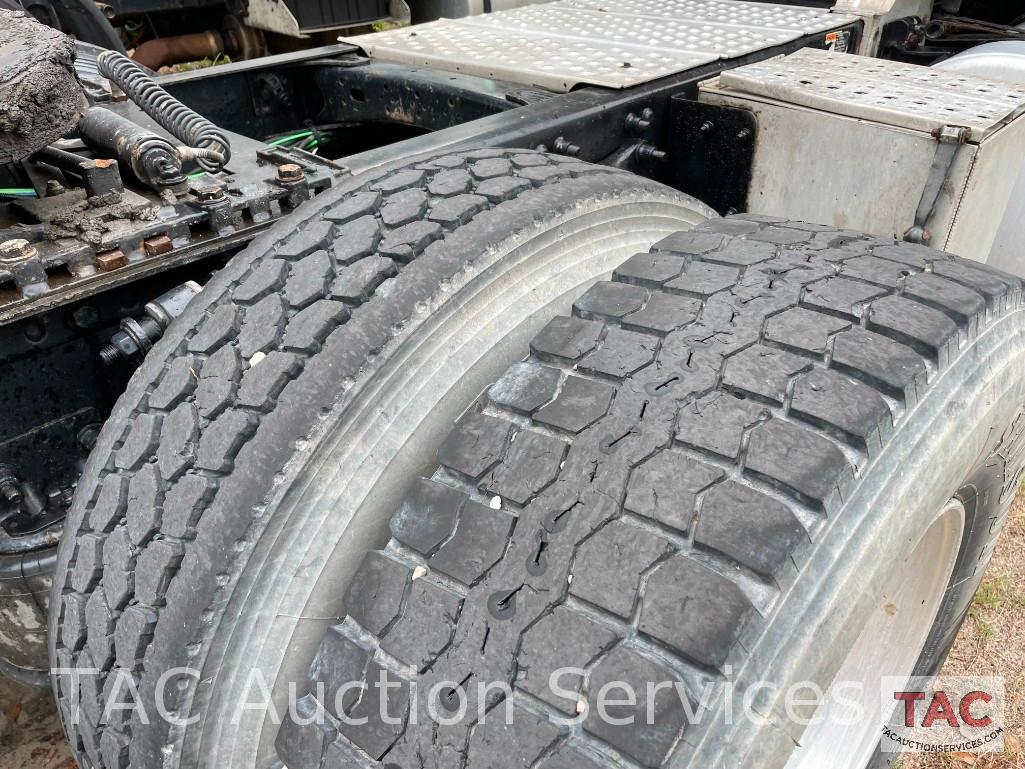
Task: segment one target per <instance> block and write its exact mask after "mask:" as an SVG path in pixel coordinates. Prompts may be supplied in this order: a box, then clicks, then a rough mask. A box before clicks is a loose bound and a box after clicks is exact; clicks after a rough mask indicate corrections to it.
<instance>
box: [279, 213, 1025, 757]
mask: <svg viewBox="0 0 1025 769" xmlns="http://www.w3.org/2000/svg"><path fill="white" fill-rule="evenodd" d="M1023 403H1025V314H1023V311H1022V291H1021V283H1020V281H1019V280H1018V279H1017V278H1014V277H1011V276H1008V275H1004V274H1001V273H998V272H996V271H994V270H991V269H988V268H985V267H983V266H980V265H977V264H975V263H972V262H968V261H966V260H963V259H960V258H958V257H954V256H950V255H947V254H942V253H939V252H936V251H932V250H930V249H927V248H924V247H922V246H916V245H910V244H906V243H899V242H895V241H893V240H888V239H881V238H875V237H870V236H865V235H861V234H858V233H852V232H848V231H842V230H836V229H832V228H829V227H822V226H816V225H811V224H805V223H800V222H788V221H783V220H780V219H773V218H768V217H754V216H748V217H732V218H727V219H720V220H711V221H709V222H706V223H705V224H703V225H700V226H699V227H697V228H695V229H694V230H692V231H691V232H689V233H679V234H675V235H672V236H670V237H668V238H666V239H665V240H663V241H661V242H660V243H658V244H656V245H655V247H654V248H653V249H652V251H651V253H650V254H646V255H638V256H634V257H632V258H631V259H629V260H628V261H626V262H625V263H624V264H623V265H622V266H621V267H620V268H618V269H617V270H616V272H615V274H614V277H613V279H612V280H611V281H608V282H601V283H598V284H596V285H595V286H593V287H592V288H590V289H589V290H588V291H586V292H585V293H584V294H583V295H582V296H581V297H580V298H579V299H578V300H577V301H576V302H575V303H574V305H573V312H572V314H571V315H567V316H563V317H558V318H555V319H554V320H552V321H551V322H550V323H549V324H548V325H547V326H546V327H545V328H544V329H543V330H542V331H541V332H540V333H539V334H538V335H537V336H536V337H535V338H534V340H533V342H532V343H531V344H530V354H529V356H528V357H527V358H526V359H524V360H523V361H521V362H519V363H515V364H513V365H512V366H511V367H510V368H509V369H508V370H507V371H506V373H505V374H503V375H502V376H501V377H500V378H499V379H498V380H497V381H496V383H495V384H494V385H493V386H492V387H491V388H490V389H489V390H488V391H487V394H486V395H484V396H482V397H481V398H480V399H479V400H478V402H477V403H476V404H475V405H474V406H473V407H472V408H471V409H469V410H468V411H467V412H466V413H465V414H464V415H463V416H462V417H461V418H460V419H459V420H458V422H457V423H456V425H455V428H454V429H453V431H452V432H451V433H450V434H449V436H448V437H447V438H446V439H445V441H444V443H443V444H442V446H441V449H440V451H439V453H438V466H437V469H435V470H434V472H433V473H431V474H428V475H425V476H424V477H423V478H421V480H419V481H418V482H417V483H416V484H415V485H414V486H413V487H412V488H411V489H410V491H409V493H408V494H407V496H406V498H405V499H404V500H403V501H402V502H401V504H400V505H398V506H397V512H396V513H395V516H394V517H393V518H392V522H391V531H392V537H393V538H392V540H391V542H390V543H389V544H388V545H387V546H386V547H385V548H383V549H381V550H378V551H375V552H371V553H369V554H368V555H367V556H366V558H365V560H364V563H363V565H362V566H361V567H360V569H359V571H357V572H356V574H355V576H354V577H352V579H351V580H350V581H349V582H348V583H347V584H339V585H338V590H339V591H341V590H343V589H344V590H346V591H347V592H346V596H345V607H346V610H347V612H348V614H347V616H346V618H345V619H344V620H343V621H342V622H341V623H339V624H337V625H336V626H334V627H332V628H330V629H329V630H328V631H327V632H326V633H325V636H324V639H323V641H322V643H321V646H320V650H319V651H318V653H317V656H316V659H315V660H314V663H313V664H312V665H311V667H310V670H309V674H308V677H307V681H306V685H305V688H303V689H300V690H299V692H298V693H299V694H300V695H302V696H300V698H299V699H298V700H297V703H296V707H295V708H294V712H293V713H292V714H291V716H290V717H289V719H287V720H286V721H285V722H284V724H283V726H282V727H281V730H280V732H279V735H278V738H277V749H278V754H279V757H280V759H281V761H282V762H283V763H284V765H286V766H288V767H289V769H321V768H323V769H343V768H344V769H349V768H350V767H364V768H369V767H374V768H375V769H397V768H398V767H401V769H412V768H414V767H415V768H417V769H419V768H420V767H431V768H433V769H442V767H452V766H461V767H466V768H467V769H477V768H479V767H502V769H528V768H529V769H606V768H608V767H638V766H644V767H695V768H696V767H701V768H702V769H704V768H706V767H738V768H739V767H744V768H745V769H775V768H776V767H782V766H784V765H786V766H787V767H788V769H789V767H792V766H799V767H801V768H802V769H803V767H806V766H807V767H819V768H821V767H824V766H829V767H831V769H835V768H836V767H841V766H842V767H847V766H850V767H857V769H864V767H865V766H866V764H867V763H868V762H869V761H870V760H871V757H872V755H873V754H874V753H875V752H876V750H877V747H876V746H877V744H878V741H879V737H880V731H879V728H878V727H880V726H881V722H875V723H868V722H867V721H866V723H868V728H867V731H865V730H863V729H862V730H860V731H857V732H855V733H847V734H846V735H845V738H844V739H838V738H837V735H836V733H835V732H832V733H829V732H828V729H827V730H826V732H827V734H826V737H827V739H825V740H823V739H819V737H821V734H820V735H818V736H817V737H816V735H815V733H814V732H809V734H807V735H806V734H804V733H803V727H802V726H801V725H800V724H799V723H795V722H794V721H793V720H791V719H788V717H787V715H786V712H785V711H784V709H783V704H782V703H783V696H782V695H783V693H784V692H786V691H787V689H788V687H789V686H790V685H792V684H794V683H796V682H800V681H810V682H813V683H815V684H816V685H818V686H820V687H821V688H822V689H823V690H825V691H827V692H828V690H829V685H830V683H831V682H835V680H836V679H837V676H839V675H840V674H842V673H843V672H844V671H847V670H850V668H849V667H846V666H847V665H848V663H850V662H851V661H852V660H853V661H854V662H855V663H857V662H861V663H864V659H860V658H858V657H857V656H854V657H852V656H851V655H857V654H858V652H859V649H860V650H861V652H864V649H863V643H862V646H859V645H858V642H859V641H862V639H864V638H865V637H866V634H867V637H868V638H869V640H870V641H874V642H875V643H876V646H875V647H873V648H872V649H871V650H870V653H871V654H872V655H874V656H873V659H875V660H877V661H878V662H877V663H874V664H876V667H874V668H873V667H871V666H870V667H869V670H870V672H871V673H872V674H875V673H879V674H880V675H881V674H884V673H889V674H893V675H906V674H908V673H909V672H911V671H912V670H913V669H914V670H916V671H917V672H919V673H922V674H925V673H931V672H934V671H936V670H937V669H938V667H939V666H940V664H941V663H942V661H943V659H944V657H945V656H946V654H947V651H948V649H949V647H950V645H951V643H952V641H953V638H954V635H955V633H956V631H957V629H958V627H959V626H960V624H961V622H962V621H963V619H964V617H965V615H966V612H967V608H968V605H969V602H970V600H971V598H972V596H973V594H974V593H975V591H976V589H977V588H978V585H979V582H980V580H981V579H982V575H983V572H984V571H985V568H986V564H987V563H988V561H989V558H990V555H991V553H992V551H993V546H994V542H995V540H996V538H997V536H998V535H999V533H1000V530H1001V527H1002V526H1003V522H1004V518H1005V514H1006V512H1007V509H1008V506H1009V504H1010V502H1011V500H1012V498H1013V497H1014V494H1015V492H1016V491H1017V489H1018V486H1019V481H1020V478H1021V473H1022V463H1023V454H1025V443H1023V439H1022V428H1023V426H1025V418H1023V416H1022V404H1023ZM923 548H924V549H923ZM895 576H896V577H899V578H900V579H899V580H898V582H897V584H896V586H895V583H894V577H895ZM902 588H903V589H902ZM905 618H906V619H905ZM870 630H871V632H869V631H870ZM902 632H903V633H905V634H904V635H903V636H901V635H900V633H902ZM897 639H903V641H898V640H897ZM560 670H561V672H558V671H560ZM556 672H558V677H557V678H554V679H553V678H552V676H553V673H556ZM868 678H869V679H870V678H871V676H869V677H868ZM844 680H846V679H844ZM851 680H854V679H851ZM866 680H868V679H866ZM876 680H878V679H876ZM759 682H770V683H771V684H773V685H774V686H775V687H777V688H776V690H775V691H772V690H770V691H769V692H768V693H766V692H764V691H763V692H761V693H760V694H759V696H758V698H757V699H756V700H755V701H754V709H755V712H756V713H757V715H758V716H759V717H758V718H743V717H741V716H740V715H738V714H734V720H732V721H729V720H727V718H726V717H725V709H726V708H727V707H728V703H727V697H726V692H727V689H728V688H731V689H732V691H733V692H734V693H735V702H736V703H740V701H741V696H742V693H745V692H756V693H758V692H759V690H758V689H756V688H755V686H756V685H757V684H758V683H759ZM668 684H671V685H672V686H677V685H678V686H679V687H681V690H682V691H683V692H685V696H686V697H687V698H688V699H689V700H690V702H691V707H697V706H696V703H698V702H701V703H702V707H703V708H705V710H704V711H703V712H702V716H703V717H702V718H700V719H698V720H697V722H693V723H692V722H689V721H688V719H687V717H686V715H685V710H686V709H685V707H684V706H683V704H682V699H681V695H680V694H679V692H678V691H674V689H673V688H667V685H668ZM623 685H627V686H629V687H630V689H631V691H632V692H633V694H632V697H633V699H632V700H631V695H630V694H629V693H628V692H623V691H620V690H619V688H618V687H620V686H623ZM728 685H729V686H728ZM609 686H613V687H617V688H616V689H614V690H613V691H612V693H613V695H614V696H613V697H612V699H614V700H618V701H619V702H618V707H608V708H606V710H605V712H604V714H603V712H602V710H601V707H600V704H599V703H600V700H601V697H602V696H605V697H608V696H609V690H608V689H607V688H606V687H609ZM388 687H394V688H392V689H389V688H388ZM556 687H557V688H556ZM706 687H707V688H706ZM385 691H389V692H390V694H388V696H387V697H386V696H385V694H384V693H383V692H385ZM603 691H605V694H604V695H603V694H602V692H603ZM646 694H647V695H648V696H645V695H646ZM874 695H875V696H876V697H878V692H877V691H876V692H874ZM649 698H650V699H649ZM805 699H807V697H806V698H805ZM382 702H384V703H385V706H384V707H382V704H381V703H382ZM649 702H650V703H651V704H650V705H649V704H648V703H649ZM867 702H871V700H867ZM875 702H878V699H876V700H875ZM414 708H415V710H414ZM813 711H814V705H808V704H803V705H802V708H801V709H798V710H797V713H798V714H799V715H801V716H803V717H808V716H810V715H811V714H812V712H813ZM482 714H483V715H482ZM828 723H832V722H831V721H830V722H828ZM809 735H810V736H809ZM806 737H807V738H808V739H805V738H806ZM812 737H816V738H815V739H812ZM802 741H803V743H804V746H803V748H802V751H803V752H802V753H797V752H795V745H796V744H798V743H799V742H802ZM823 749H824V752H823ZM817 751H818V752H817ZM788 761H794V762H795V763H788ZM797 761H804V763H796V762H797Z"/></svg>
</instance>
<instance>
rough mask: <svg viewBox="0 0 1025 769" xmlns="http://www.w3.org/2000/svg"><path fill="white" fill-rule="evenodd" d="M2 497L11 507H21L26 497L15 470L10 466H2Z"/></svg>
mask: <svg viewBox="0 0 1025 769" xmlns="http://www.w3.org/2000/svg"><path fill="white" fill-rule="evenodd" d="M0 496H2V497H3V498H4V499H5V500H6V501H7V503H8V504H10V505H15V506H17V505H20V504H21V500H22V499H23V498H24V495H23V494H22V491H21V483H20V482H19V481H18V476H17V475H15V474H14V470H13V469H12V468H11V467H10V466H9V465H0Z"/></svg>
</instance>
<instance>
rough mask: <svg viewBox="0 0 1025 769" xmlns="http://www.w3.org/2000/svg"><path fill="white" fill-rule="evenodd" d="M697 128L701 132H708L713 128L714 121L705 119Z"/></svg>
mask: <svg viewBox="0 0 1025 769" xmlns="http://www.w3.org/2000/svg"><path fill="white" fill-rule="evenodd" d="M698 130H699V131H701V133H703V134H710V133H712V131H714V130H715V123H713V122H712V121H711V120H706V121H705V122H704V123H702V124H701V125H700V126H699V127H698Z"/></svg>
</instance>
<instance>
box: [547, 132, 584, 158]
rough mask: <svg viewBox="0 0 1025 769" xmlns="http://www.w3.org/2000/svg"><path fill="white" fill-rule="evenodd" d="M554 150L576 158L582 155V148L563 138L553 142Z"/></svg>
mask: <svg viewBox="0 0 1025 769" xmlns="http://www.w3.org/2000/svg"><path fill="white" fill-rule="evenodd" d="M552 149H553V150H554V151H555V152H557V153H559V154H560V155H569V156H570V157H576V156H577V155H579V154H580V146H579V145H577V144H574V143H573V142H571V141H569V140H568V139H565V138H564V137H562V136H560V137H558V138H557V139H556V140H555V141H554V142H552Z"/></svg>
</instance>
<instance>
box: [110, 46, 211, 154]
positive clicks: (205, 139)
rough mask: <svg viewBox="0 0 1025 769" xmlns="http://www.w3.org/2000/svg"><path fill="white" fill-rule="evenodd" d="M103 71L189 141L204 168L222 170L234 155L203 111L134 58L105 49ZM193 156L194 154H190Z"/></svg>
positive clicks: (148, 113)
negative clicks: (179, 96) (173, 93)
mask: <svg viewBox="0 0 1025 769" xmlns="http://www.w3.org/2000/svg"><path fill="white" fill-rule="evenodd" d="M96 62H97V68H98V70H99V72H100V74H101V75H103V76H104V77H106V78H107V79H108V80H110V81H111V82H112V83H115V84H116V85H117V86H118V87H119V88H120V89H121V90H122V91H124V92H125V94H126V95H127V96H128V98H130V99H131V100H132V101H133V102H135V103H136V104H137V105H138V106H139V107H140V108H141V109H142V110H143V112H145V113H146V114H147V115H149V116H150V117H151V118H153V119H154V120H155V121H156V122H157V123H159V124H160V125H161V126H162V127H163V128H164V129H165V130H166V131H168V132H169V133H171V134H172V135H174V136H175V137H176V138H177V139H179V140H180V141H182V142H185V144H187V145H188V149H191V150H192V152H188V149H187V150H186V152H185V153H182V154H184V155H186V157H183V158H182V159H183V160H186V159H193V158H194V159H195V160H196V162H197V163H198V164H199V167H200V168H202V169H203V170H204V171H209V172H211V173H215V172H217V171H220V170H221V169H222V168H223V167H224V166H225V164H226V163H227V162H228V160H229V159H230V158H231V145H230V144H229V143H228V137H227V136H225V135H224V132H223V131H221V130H220V129H219V128H218V127H217V126H215V125H214V124H213V123H211V122H210V121H209V120H207V119H206V118H205V117H203V116H202V115H200V114H198V113H196V112H194V111H193V110H192V109H190V108H189V107H186V106H185V105H184V104H182V103H181V102H180V101H178V100H177V99H176V98H174V97H173V96H171V94H169V93H168V92H167V91H165V90H164V89H163V87H161V86H160V85H159V84H157V82H156V81H155V80H153V78H151V77H150V76H149V75H147V74H146V72H145V71H144V70H143V69H142V68H141V67H140V66H139V65H138V64H137V63H136V62H134V61H132V60H131V59H129V58H128V57H127V56H125V55H124V54H121V53H118V52H117V51H104V52H103V53H101V54H100V55H99V56H97V57H96ZM190 156H191V157H190Z"/></svg>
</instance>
